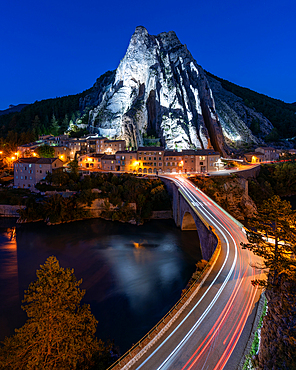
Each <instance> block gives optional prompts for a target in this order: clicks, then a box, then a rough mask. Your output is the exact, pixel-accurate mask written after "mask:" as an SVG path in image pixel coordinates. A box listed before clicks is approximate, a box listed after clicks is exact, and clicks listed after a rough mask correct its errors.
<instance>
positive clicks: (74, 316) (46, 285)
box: [0, 256, 100, 370]
mask: <svg viewBox="0 0 296 370" xmlns="http://www.w3.org/2000/svg"><path fill="white" fill-rule="evenodd" d="M81 282H82V280H79V281H77V280H76V277H75V275H74V273H73V269H69V268H67V269H64V268H62V267H60V265H59V262H58V260H57V259H56V257H54V256H51V257H49V258H48V259H47V260H46V262H45V264H44V265H41V266H40V270H37V280H36V281H35V282H33V283H31V284H30V285H29V288H28V290H27V291H25V297H24V300H23V306H22V309H23V310H24V311H26V313H27V315H28V320H27V322H26V323H25V325H24V326H23V327H21V328H20V329H16V330H15V331H16V333H15V335H14V336H12V337H10V338H6V339H5V340H4V342H3V346H2V348H0V368H1V369H13V370H14V369H15V370H16V369H17V370H22V369H59V370H60V369H76V368H78V367H79V366H81V365H82V364H83V368H88V364H89V361H90V359H91V357H92V355H93V354H94V353H95V352H96V351H98V350H99V347H100V343H99V342H98V341H97V339H96V338H95V331H96V326H97V320H96V319H95V317H94V316H93V315H92V314H91V312H90V307H89V305H86V304H84V305H83V306H80V302H81V300H82V298H83V296H84V294H85V291H84V290H81V289H80V288H79V285H80V284H81Z"/></svg>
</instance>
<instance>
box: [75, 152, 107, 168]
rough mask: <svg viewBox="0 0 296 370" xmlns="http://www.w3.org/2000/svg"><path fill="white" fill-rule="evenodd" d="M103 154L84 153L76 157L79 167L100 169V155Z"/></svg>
mask: <svg viewBox="0 0 296 370" xmlns="http://www.w3.org/2000/svg"><path fill="white" fill-rule="evenodd" d="M103 156H104V154H99V153H95V154H84V155H81V156H80V157H79V158H78V167H79V169H88V170H101V169H102V157H103Z"/></svg>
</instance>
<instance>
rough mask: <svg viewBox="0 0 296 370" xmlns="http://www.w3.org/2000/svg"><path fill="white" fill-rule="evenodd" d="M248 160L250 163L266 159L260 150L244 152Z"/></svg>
mask: <svg viewBox="0 0 296 370" xmlns="http://www.w3.org/2000/svg"><path fill="white" fill-rule="evenodd" d="M244 156H245V158H246V160H247V162H249V163H254V164H255V163H261V162H263V161H264V154H263V153H260V152H248V153H245V154H244Z"/></svg>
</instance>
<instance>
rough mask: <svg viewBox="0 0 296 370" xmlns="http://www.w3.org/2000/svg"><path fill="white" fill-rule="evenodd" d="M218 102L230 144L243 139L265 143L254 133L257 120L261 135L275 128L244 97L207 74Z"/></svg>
mask: <svg viewBox="0 0 296 370" xmlns="http://www.w3.org/2000/svg"><path fill="white" fill-rule="evenodd" d="M207 79H208V82H209V84H210V86H211V89H212V92H213V96H214V99H215V103H216V111H217V114H218V117H219V121H220V122H221V126H222V130H223V134H224V137H225V140H226V142H227V144H228V145H230V146H231V145H232V144H235V142H237V141H241V142H242V141H243V142H245V143H248V144H251V143H254V144H263V143H264V141H263V140H262V139H260V138H259V137H257V136H255V135H253V133H252V131H251V130H250V126H251V124H252V122H253V121H256V122H257V123H258V125H259V126H260V130H261V136H265V135H267V134H269V133H270V131H271V130H272V129H273V125H272V123H271V122H270V121H269V120H268V119H267V118H266V117H264V116H263V115H262V114H261V113H258V112H256V111H255V110H254V109H252V108H249V107H247V106H246V105H245V104H244V102H243V99H242V98H240V97H238V96H236V95H235V94H233V93H231V92H229V91H227V90H225V89H224V88H223V87H222V85H221V82H220V81H218V80H216V79H215V78H212V77H211V76H209V75H207Z"/></svg>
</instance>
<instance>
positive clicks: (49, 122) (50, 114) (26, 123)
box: [0, 89, 91, 145]
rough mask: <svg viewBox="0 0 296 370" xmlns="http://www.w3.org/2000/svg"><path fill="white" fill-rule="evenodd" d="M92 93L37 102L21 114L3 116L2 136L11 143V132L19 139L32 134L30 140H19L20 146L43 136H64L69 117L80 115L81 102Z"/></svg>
mask: <svg viewBox="0 0 296 370" xmlns="http://www.w3.org/2000/svg"><path fill="white" fill-rule="evenodd" d="M90 92H91V89H89V90H85V91H84V92H82V93H80V94H76V95H68V96H64V97H61V98H55V99H46V100H41V101H36V102H35V103H33V104H29V105H27V106H26V107H25V108H23V109H22V111H21V112H17V113H10V114H6V115H2V116H0V136H1V137H3V138H6V140H7V141H10V140H8V139H9V132H14V133H16V135H17V136H18V137H20V136H22V135H23V134H24V133H30V134H31V137H30V138H26V139H25V140H24V139H22V140H19V145H20V144H24V143H28V142H32V141H34V140H36V139H37V137H38V135H41V134H50V133H51V134H53V135H56V134H63V133H64V131H65V127H66V125H67V123H68V122H67V121H68V117H69V116H70V117H71V116H73V115H74V117H77V116H78V115H80V113H79V101H80V99H81V98H83V97H85V96H86V95H87V94H89V93H90ZM77 112H78V113H79V114H78V113H77ZM32 136H33V137H34V138H33V137H32ZM32 139H33V140H32Z"/></svg>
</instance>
